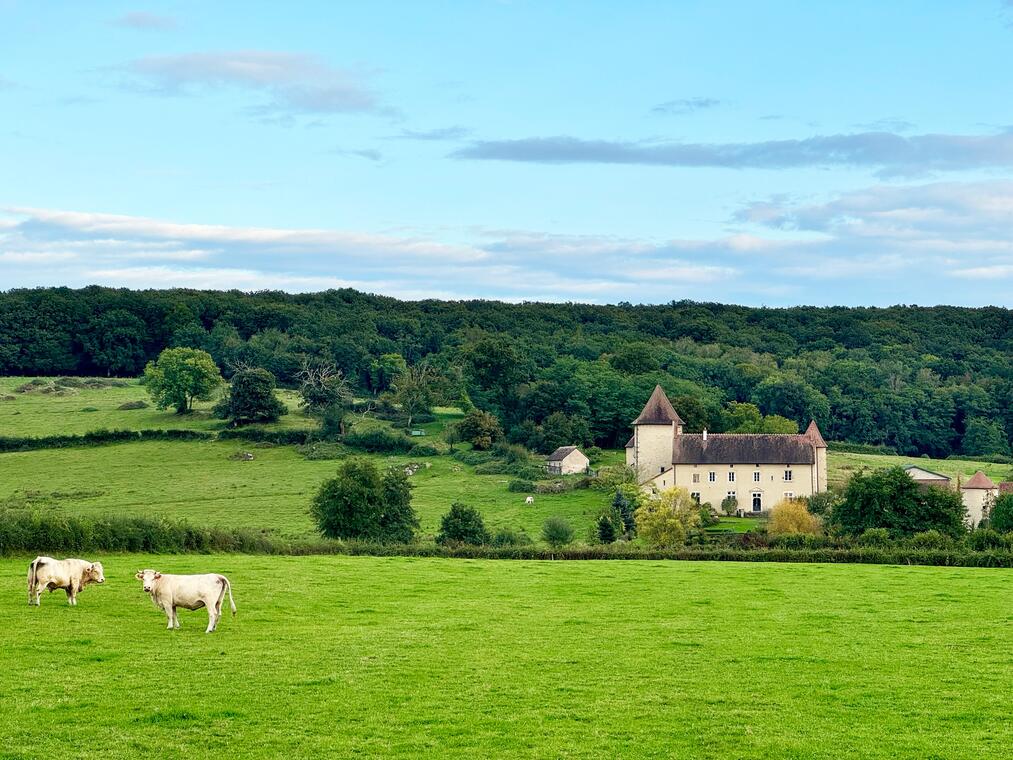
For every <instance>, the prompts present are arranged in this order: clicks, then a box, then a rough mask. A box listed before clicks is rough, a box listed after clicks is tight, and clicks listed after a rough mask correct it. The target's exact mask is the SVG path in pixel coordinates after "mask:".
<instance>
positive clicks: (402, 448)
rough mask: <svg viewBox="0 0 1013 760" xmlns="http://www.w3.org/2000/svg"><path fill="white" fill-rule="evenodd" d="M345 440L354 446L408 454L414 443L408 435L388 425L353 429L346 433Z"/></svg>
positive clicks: (367, 449) (376, 450) (389, 452)
mask: <svg viewBox="0 0 1013 760" xmlns="http://www.w3.org/2000/svg"><path fill="white" fill-rule="evenodd" d="M343 442H344V443H345V445H347V446H352V447H353V448H357V449H363V450H365V451H374V452H384V453H387V454H406V453H408V452H409V451H411V449H412V446H413V445H414V444H413V443H412V439H411V438H409V437H408V436H406V435H404V434H403V433H398V432H397V431H395V430H391V429H390V428H386V427H371V428H367V429H366V430H352V431H350V432H348V433H346V434H345V438H344V441H343Z"/></svg>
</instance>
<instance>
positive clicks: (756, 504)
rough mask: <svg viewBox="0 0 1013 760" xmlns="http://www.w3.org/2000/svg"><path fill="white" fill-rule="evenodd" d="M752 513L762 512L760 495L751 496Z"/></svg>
mask: <svg viewBox="0 0 1013 760" xmlns="http://www.w3.org/2000/svg"><path fill="white" fill-rule="evenodd" d="M753 511H754V512H761V511H763V499H762V497H761V495H760V494H758V493H754V494H753Z"/></svg>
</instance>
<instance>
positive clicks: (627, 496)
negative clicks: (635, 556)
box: [612, 484, 645, 535]
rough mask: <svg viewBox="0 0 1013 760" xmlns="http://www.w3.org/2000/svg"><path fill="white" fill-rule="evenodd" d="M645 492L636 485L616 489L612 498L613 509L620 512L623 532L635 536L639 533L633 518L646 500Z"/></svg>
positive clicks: (626, 485) (625, 485)
mask: <svg viewBox="0 0 1013 760" xmlns="http://www.w3.org/2000/svg"><path fill="white" fill-rule="evenodd" d="M644 498H645V495H644V492H643V491H641V490H640V488H638V487H637V486H636V485H634V484H624V485H621V486H619V488H617V489H616V492H615V495H614V496H613V497H612V507H613V508H614V509H616V510H618V512H619V515H620V517H622V520H623V528H624V530H623V532H624V533H626V534H627V535H633V534H634V533H636V531H637V523H636V520H635V519H634V517H633V513H634V512H636V510H637V507H638V506H640V503H641V502H642V501H643V500H644Z"/></svg>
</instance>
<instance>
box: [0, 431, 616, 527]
mask: <svg viewBox="0 0 1013 760" xmlns="http://www.w3.org/2000/svg"><path fill="white" fill-rule="evenodd" d="M238 451H250V452H252V453H253V455H254V460H253V461H252V462H242V461H233V460H231V459H230V458H229V457H230V456H231V455H232V454H234V453H236V452H238ZM376 459H377V462H378V464H381V465H386V464H394V463H403V462H407V461H409V460H408V458H407V457H376ZM419 461H424V462H427V463H429V464H430V465H431V467H430V468H429V469H424V470H422V471H420V472H419V473H417V474H416V475H415V476H414V477H413V478H412V482H413V483H414V484H415V486H416V488H415V491H414V494H413V505H414V506H415V509H416V511H417V512H418V513H419V517H420V519H421V521H422V528H423V531H424V532H427V533H430V534H432V533H435V532H436V530H437V528H438V526H439V517H440V515H442V514H443V513H444V512H446V511H447V510H448V509H449V508H450V504H451V503H452V502H454V501H463V502H465V503H468V504H471V505H472V506H474V507H477V508H478V509H480V510H481V511H482V512H483V514H485V515H486V516H487V518H488V522H489V525H490V527H494V528H498V527H512V528H525V529H526V530H527V531H528V532H529V533H530V534H531V535H532V536H537V535H538V533H539V532H540V530H541V525H542V523H543V522H544V521H545V519H546V518H547V517H549V516H551V515H555V514H560V515H564V516H565V517H567V518H568V519H570V520H571V521H573V524H574V525H575V526H581V527H582V528H583V527H585V526H588V525H590V523H591V520H592V518H593V516H594V514H596V513H597V510H598V509H599V507H600V505H601V504H602V503H603V501H604V500H605V498H606V496H605V494H602V493H600V492H598V491H588V490H584V491H572V492H570V493H566V494H553V495H537V496H536V497H535V503H534V505H530V506H529V505H525V504H524V498H525V494H521V493H511V492H509V491H507V482H508V476H504V475H475V474H474V473H473V472H472V468H470V467H467V466H465V465H462V464H460V463H458V462H457V461H456V460H453V459H451V458H449V457H430V458H427V459H424V460H419ZM336 466H337V463H336V462H333V461H307V460H306V459H304V458H303V457H302V456H300V455H299V454H298V453H297V452H296V450H295V449H294V448H292V447H287V446H283V447H274V448H257V447H255V446H252V445H251V444H245V443H242V442H239V441H230V442H222V443H217V442H214V443H211V442H186V443H180V442H146V443H130V444H118V445H114V446H101V447H94V448H73V449H50V450H44V451H30V452H23V453H14V454H0V503H2V502H4V501H5V500H10V502H13V503H20V502H21V500H23V499H24V497H25V495H26V494H28V495H29V498H30V500H32V501H33V502H34V503H35V504H37V505H52V506H55V507H57V508H60V509H65V510H67V511H69V512H73V513H91V514H107V513H112V512H115V513H124V514H143V515H168V516H173V517H185V518H187V519H189V520H191V521H193V522H197V523H203V524H217V525H225V526H230V527H231V526H235V527H240V526H242V527H253V528H273V529H275V530H277V531H279V532H281V533H283V534H286V535H291V536H306V535H310V534H312V532H313V526H312V523H311V521H310V518H309V515H308V513H307V509H308V507H309V503H310V500H311V499H312V497H313V494H314V493H315V492H316V490H317V488H318V486H319V484H320V483H321V481H323V480H324V479H326V478H328V477H331V476H333V474H334V471H335V468H336Z"/></svg>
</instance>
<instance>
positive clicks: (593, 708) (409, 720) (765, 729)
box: [0, 555, 1013, 760]
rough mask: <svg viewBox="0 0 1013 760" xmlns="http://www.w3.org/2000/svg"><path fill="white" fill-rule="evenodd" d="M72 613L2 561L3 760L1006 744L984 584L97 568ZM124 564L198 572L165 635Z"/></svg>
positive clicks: (426, 569)
mask: <svg viewBox="0 0 1013 760" xmlns="http://www.w3.org/2000/svg"><path fill="white" fill-rule="evenodd" d="M103 559H104V560H105V568H106V576H107V578H108V581H107V583H106V585H105V586H103V587H91V588H88V589H87V590H86V591H85V592H84V593H82V594H81V597H80V602H79V605H78V606H77V607H76V608H69V607H67V605H66V601H65V598H64V597H63V596H62V594H59V593H57V594H53V595H47V596H45V597H44V598H43V601H42V607H41V608H29V607H28V606H27V604H26V601H25V590H24V570H25V566H26V564H27V561H28V560H27V558H20V559H17V560H10V559H8V560H3V561H0V608H2V612H0V615H2V618H3V621H4V624H3V626H0V673H3V678H0V703H2V705H3V710H0V755H2V756H3V757H5V758H36V757H59V758H91V757H103V758H133V757H170V756H178V757H212V756H214V757H278V756H287V757H292V758H296V757H337V756H350V755H358V756H368V757H418V756H429V757H469V758H474V757H583V758H599V757H620V756H621V757H676V758H694V759H698V758H734V757H748V758H783V757H794V758H828V759H829V758H832V759H834V760H836V759H837V758H842V757H854V758H930V757H934V758H968V759H971V758H985V757H1005V756H1008V750H1009V747H1010V746H1011V743H1013V724H1011V723H1010V721H1009V719H1008V713H1009V705H1010V700H1011V697H1013V693H1011V691H1013V687H1011V683H1013V679H1011V676H1013V655H1011V654H1010V652H1011V651H1013V627H1011V625H1010V623H1011V615H1010V580H1009V579H1010V576H1009V573H1008V572H1006V571H999V570H982V569H949V568H928V567H892V566H827V565H757V564H748V565H747V564H733V563H727V564H726V563H689V562H679V563H676V562H671V563H664V562H510V561H502V562H489V561H485V562H483V561H448V560H421V559H405V558H366V557H357V558H345V557H299V558H277V557H242V556H177V557H171V558H170V557H143V556H130V555H127V556H111V557H104V558H103ZM140 567H155V568H157V569H160V570H170V571H208V570H213V571H220V572H224V573H227V574H228V575H229V576H230V577H231V579H232V582H233V585H234V588H235V596H236V602H237V604H238V607H239V615H238V617H236V618H235V619H231V618H227V619H224V620H223V621H222V623H221V625H220V627H219V630H218V633H216V634H214V635H212V636H206V635H205V634H204V633H203V629H204V626H205V624H206V620H207V617H206V614H205V612H204V611H198V612H182V613H181V622H182V625H183V628H182V629H181V630H180V631H176V632H169V631H166V630H165V629H164V626H165V619H164V616H163V615H162V614H161V613H160V612H159V611H157V610H156V609H154V607H153V606H152V605H151V603H150V602H149V601H148V599H147V598H146V597H145V596H144V595H143V593H142V592H141V589H140V584H139V582H138V581H135V580H134V579H133V577H132V574H133V572H134V571H135V570H137V569H138V568H140Z"/></svg>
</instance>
